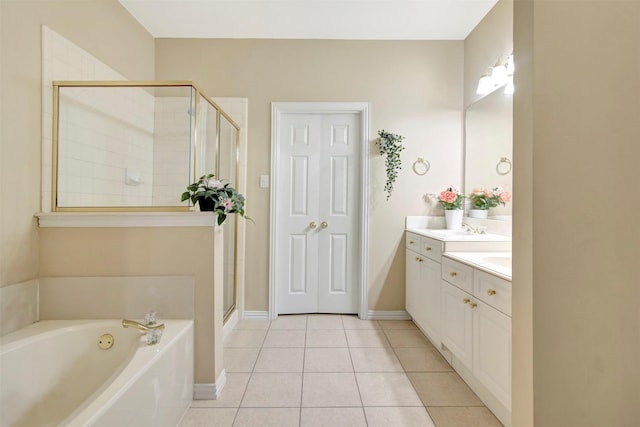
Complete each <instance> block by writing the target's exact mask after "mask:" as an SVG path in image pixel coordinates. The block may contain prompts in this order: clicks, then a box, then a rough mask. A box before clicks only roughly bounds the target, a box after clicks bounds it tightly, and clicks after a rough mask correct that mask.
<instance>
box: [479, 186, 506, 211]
mask: <svg viewBox="0 0 640 427" xmlns="http://www.w3.org/2000/svg"><path fill="white" fill-rule="evenodd" d="M469 200H471V209H479V210H488V209H489V208H495V207H496V206H498V205H502V206H504V205H505V204H506V203H507V202H510V201H511V193H509V192H508V191H504V189H503V188H502V187H494V188H493V189H492V190H487V189H484V188H474V189H473V192H472V193H471V194H469Z"/></svg>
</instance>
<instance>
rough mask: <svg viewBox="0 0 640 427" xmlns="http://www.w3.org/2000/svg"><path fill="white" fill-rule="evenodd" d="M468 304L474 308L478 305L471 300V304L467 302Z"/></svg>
mask: <svg viewBox="0 0 640 427" xmlns="http://www.w3.org/2000/svg"><path fill="white" fill-rule="evenodd" d="M469 306H470V307H471V308H476V307H477V306H478V304H476V303H475V302H472V303H471V304H469Z"/></svg>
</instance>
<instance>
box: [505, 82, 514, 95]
mask: <svg viewBox="0 0 640 427" xmlns="http://www.w3.org/2000/svg"><path fill="white" fill-rule="evenodd" d="M515 90H516V87H515V86H514V85H513V80H509V83H507V85H506V86H505V87H504V94H505V95H513V92H514V91H515Z"/></svg>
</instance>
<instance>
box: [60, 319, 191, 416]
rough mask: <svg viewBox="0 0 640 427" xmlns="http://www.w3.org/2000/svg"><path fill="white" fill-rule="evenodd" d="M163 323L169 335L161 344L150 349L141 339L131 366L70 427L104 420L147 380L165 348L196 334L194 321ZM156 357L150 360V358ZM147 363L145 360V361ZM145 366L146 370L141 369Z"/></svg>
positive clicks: (77, 414)
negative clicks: (173, 330)
mask: <svg viewBox="0 0 640 427" xmlns="http://www.w3.org/2000/svg"><path fill="white" fill-rule="evenodd" d="M161 323H165V324H166V325H167V329H165V333H164V334H163V336H162V339H161V340H160V342H159V343H158V344H155V345H152V346H149V345H147V344H146V342H144V341H143V339H144V338H143V336H142V335H141V341H140V347H139V348H138V350H137V351H136V354H135V355H134V357H133V359H132V360H131V361H130V362H129V364H128V365H127V366H125V368H124V369H123V370H122V371H121V372H120V374H119V375H118V376H117V377H116V378H115V379H114V380H113V381H112V382H111V383H110V384H109V385H108V386H107V387H106V388H105V389H104V390H103V391H102V393H100V395H99V396H97V397H96V399H95V400H93V401H92V402H91V403H89V404H88V405H87V406H84V407H81V408H79V409H80V410H78V411H74V412H73V413H72V414H71V415H70V416H69V417H68V418H67V419H66V420H65V422H67V423H68V424H66V426H68V427H76V426H86V425H91V424H92V423H94V422H95V421H96V420H97V419H98V418H100V417H101V416H102V415H103V414H104V412H105V411H107V410H108V409H109V407H111V406H112V405H113V403H114V402H116V401H117V400H118V399H119V398H120V397H121V396H122V395H123V394H124V393H125V392H126V391H127V390H128V389H129V387H131V385H132V384H134V383H135V382H136V381H138V379H140V377H141V376H143V375H144V374H145V373H146V372H147V371H148V370H149V369H151V366H152V365H153V364H154V362H155V361H156V359H158V358H159V357H162V353H163V350H164V348H166V347H170V346H171V345H172V344H173V343H174V342H175V341H177V340H179V339H180V338H181V337H182V336H183V335H184V334H186V333H189V331H191V333H193V320H184V319H175V320H172V319H164V320H162V321H161ZM178 325H181V328H180V329H179V331H178V332H177V333H176V334H175V335H174V334H173V333H172V334H171V335H169V336H166V335H167V334H166V332H169V330H168V328H171V327H172V326H178ZM148 353H152V354H153V356H151V357H150V358H149V359H148V360H146V357H145V356H146V355H147V354H148ZM143 358H144V359H145V360H141V359H143ZM140 365H142V366H140ZM63 424H64V423H63Z"/></svg>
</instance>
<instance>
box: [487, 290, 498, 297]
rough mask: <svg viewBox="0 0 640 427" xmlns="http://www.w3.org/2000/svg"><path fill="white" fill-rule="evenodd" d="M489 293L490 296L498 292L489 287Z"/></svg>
mask: <svg viewBox="0 0 640 427" xmlns="http://www.w3.org/2000/svg"><path fill="white" fill-rule="evenodd" d="M487 294H489V296H493V295H495V294H496V291H494V290H493V289H488V290H487Z"/></svg>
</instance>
